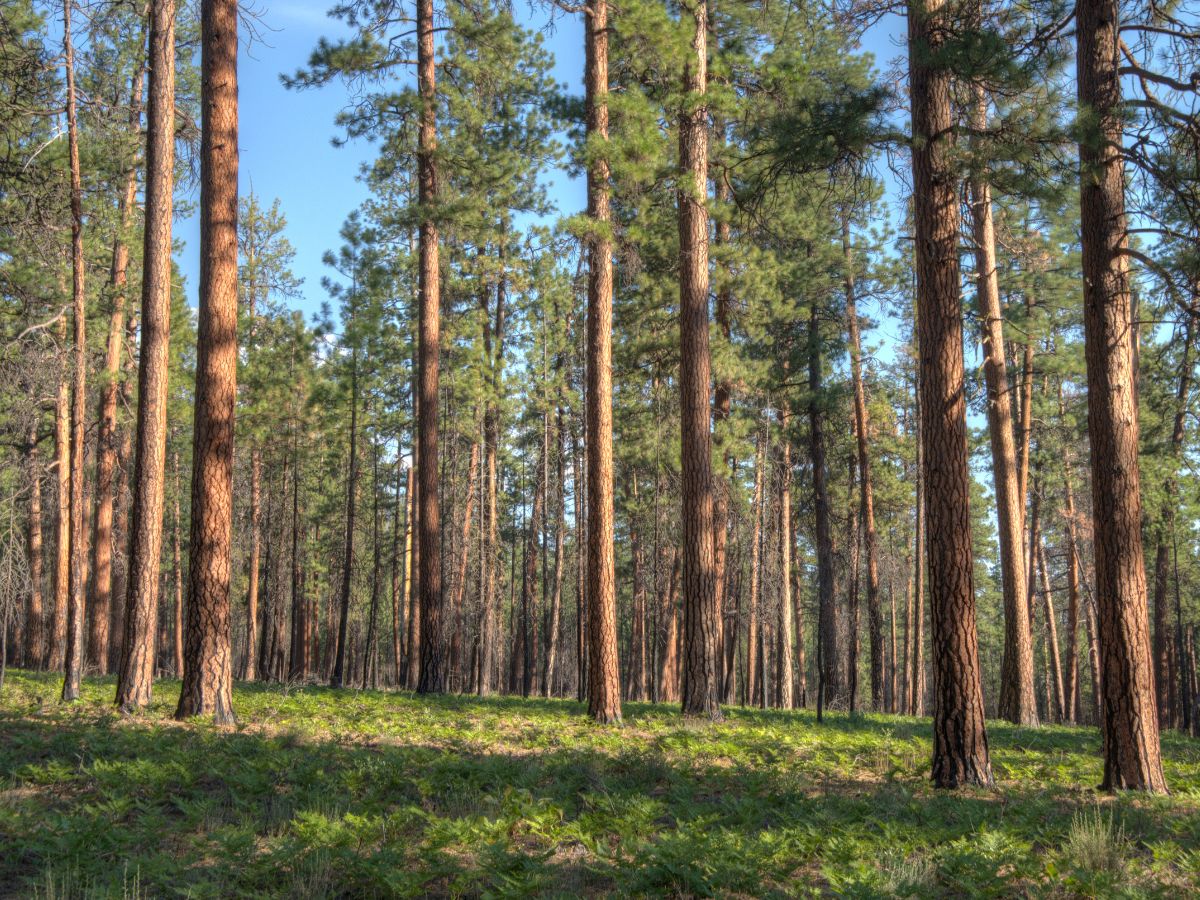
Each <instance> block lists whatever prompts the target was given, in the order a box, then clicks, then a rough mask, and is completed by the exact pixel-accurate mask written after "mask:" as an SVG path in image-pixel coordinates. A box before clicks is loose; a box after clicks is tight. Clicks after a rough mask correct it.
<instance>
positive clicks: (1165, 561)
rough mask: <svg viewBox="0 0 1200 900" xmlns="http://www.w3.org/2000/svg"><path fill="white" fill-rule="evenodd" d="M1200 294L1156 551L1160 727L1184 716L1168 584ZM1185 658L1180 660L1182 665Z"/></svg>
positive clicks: (1190, 327) (1178, 396)
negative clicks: (1175, 659) (1180, 714)
mask: <svg viewBox="0 0 1200 900" xmlns="http://www.w3.org/2000/svg"><path fill="white" fill-rule="evenodd" d="M1198 299H1200V298H1193V305H1192V308H1191V310H1190V311H1189V316H1188V318H1187V320H1186V321H1185V322H1184V337H1183V359H1182V360H1181V361H1180V364H1179V387H1178V388H1177V390H1176V392H1175V416H1174V421H1173V423H1172V428H1171V459H1172V463H1171V471H1170V472H1169V473H1168V475H1167V478H1166V482H1165V484H1164V485H1163V491H1164V493H1165V495H1166V498H1165V500H1164V501H1163V508H1162V511H1161V512H1160V513H1159V521H1158V529H1157V531H1158V547H1157V548H1156V551H1155V554H1154V679H1155V685H1156V687H1157V690H1156V695H1157V698H1158V727H1159V729H1160V730H1161V729H1163V728H1169V727H1171V726H1172V725H1173V724H1175V723H1177V722H1178V721H1179V720H1180V716H1179V710H1178V706H1179V704H1178V702H1177V701H1178V699H1179V698H1178V695H1177V693H1176V690H1175V686H1176V685H1177V684H1178V682H1177V681H1176V678H1175V672H1174V670H1175V668H1176V666H1175V665H1173V662H1174V654H1172V652H1171V649H1172V644H1173V643H1177V641H1173V640H1172V636H1171V633H1170V632H1171V626H1170V623H1169V622H1170V600H1169V599H1168V593H1167V589H1168V584H1169V582H1170V565H1169V563H1170V559H1169V553H1170V549H1171V548H1170V546H1169V544H1170V542H1172V541H1173V540H1174V537H1175V511H1176V509H1177V508H1178V506H1179V477H1178V471H1177V469H1178V466H1179V459H1180V457H1181V455H1182V452H1183V438H1184V427H1185V424H1186V421H1187V412H1188V406H1189V395H1190V393H1191V384H1192V368H1193V361H1192V342H1193V340H1194V337H1195V330H1196V328H1195V324H1196V323H1195V316H1196V314H1197V312H1200V310H1197V307H1196V304H1197V300H1198ZM1182 662H1183V661H1182V659H1180V660H1179V664H1180V665H1182Z"/></svg>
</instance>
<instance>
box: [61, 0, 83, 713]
mask: <svg viewBox="0 0 1200 900" xmlns="http://www.w3.org/2000/svg"><path fill="white" fill-rule="evenodd" d="M73 5H74V0H65V2H64V4H63V46H64V51H65V56H66V69H67V141H68V148H69V149H68V155H69V158H70V166H71V272H72V276H71V296H72V309H73V319H74V323H75V340H74V348H73V350H74V372H73V375H72V382H71V475H70V516H69V522H70V535H69V538H70V547H71V572H70V577H69V580H68V581H69V589H68V603H67V646H66V657H65V660H64V678H63V688H62V699H63V700H67V701H70V700H78V699H79V679H80V676H81V675H82V672H83V617H84V601H85V599H86V598H85V596H84V595H85V592H86V588H87V535H86V534H85V533H84V490H83V478H84V466H83V438H84V418H85V416H86V414H87V413H86V411H87V295H86V293H85V288H84V266H85V260H84V258H83V187H82V180H81V177H80V172H79V126H78V123H77V121H76V117H75V47H74V42H73V41H72V35H71V7H72V6H73Z"/></svg>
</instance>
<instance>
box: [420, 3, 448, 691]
mask: <svg viewBox="0 0 1200 900" xmlns="http://www.w3.org/2000/svg"><path fill="white" fill-rule="evenodd" d="M433 29H434V26H433V0H417V91H418V93H419V94H420V99H421V112H420V122H419V127H418V146H417V170H418V176H417V194H418V201H419V202H420V204H421V208H422V210H423V213H422V217H421V223H420V233H419V241H418V243H419V245H420V264H419V273H418V274H419V278H418V288H417V292H418V295H419V301H420V308H421V310H420V316H419V326H418V333H419V341H418V346H419V357H420V359H419V367H418V368H419V373H420V374H419V378H420V398H421V399H420V404H419V406H418V420H417V442H418V444H419V445H420V454H421V467H420V469H418V470H417V481H418V490H419V491H420V494H421V515H420V518H419V519H418V520H417V534H418V538H419V541H420V545H421V553H420V567H421V570H420V571H421V574H420V582H419V587H420V597H421V604H420V606H421V635H420V637H421V640H420V667H421V671H420V678H419V680H418V681H417V690H418V691H419V692H420V693H422V694H429V693H435V694H436V693H441V692H442V691H444V690H446V662H445V654H444V652H443V647H442V643H443V641H442V554H441V518H440V510H441V507H440V501H439V499H438V364H439V359H438V357H439V354H440V352H441V337H440V327H441V322H440V318H441V284H440V277H441V275H440V272H439V269H438V228H437V222H436V220H435V219H434V217H433V215H432V214H431V212H430V211H429V210H430V208H431V207H432V206H433V205H434V204H436V203H437V199H438V172H437V160H436V153H437V95H436V84H435V77H436V72H437V61H436V60H435V59H434V52H433Z"/></svg>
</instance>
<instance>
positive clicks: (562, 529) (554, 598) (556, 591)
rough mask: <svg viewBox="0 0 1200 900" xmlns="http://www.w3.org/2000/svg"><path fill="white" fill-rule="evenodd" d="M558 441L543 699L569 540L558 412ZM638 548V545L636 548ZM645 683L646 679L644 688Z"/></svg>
mask: <svg viewBox="0 0 1200 900" xmlns="http://www.w3.org/2000/svg"><path fill="white" fill-rule="evenodd" d="M557 435H558V436H557V441H558V478H557V482H558V490H557V491H556V496H557V498H558V511H557V517H556V524H555V531H554V585H553V594H552V595H551V600H550V622H549V624H548V625H547V627H546V665H545V667H544V668H543V669H542V696H543V697H549V696H550V695H551V694H552V693H553V692H554V691H553V688H552V680H553V678H554V676H555V673H556V672H557V671H558V665H559V649H558V648H559V644H560V639H559V631H560V630H561V627H562V579H563V542H564V541H565V540H566V537H567V481H566V471H565V469H566V459H565V452H564V451H565V447H564V445H563V413H562V409H561V408H559V410H558V413H557ZM636 547H637V545H636V542H635V548H636ZM639 556H640V552H639V550H637V549H635V551H634V559H635V565H640V562H638V558H639ZM644 683H645V679H644V678H643V684H644ZM643 690H644V688H643Z"/></svg>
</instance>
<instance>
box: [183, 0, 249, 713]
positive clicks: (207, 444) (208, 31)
mask: <svg viewBox="0 0 1200 900" xmlns="http://www.w3.org/2000/svg"><path fill="white" fill-rule="evenodd" d="M237 24H238V8H237V3H236V2H234V0H203V3H202V4H201V33H202V37H201V81H202V92H201V113H202V120H203V123H204V127H203V133H202V138H201V149H200V312H199V317H198V327H197V339H196V353H197V358H196V400H195V407H196V409H195V425H194V432H193V443H192V446H193V451H192V457H193V458H192V529H191V552H190V553H189V554H188V558H189V569H188V572H189V584H190V586H191V590H190V591H189V592H188V605H187V629H186V632H185V638H186V641H185V647H184V667H183V687H182V689H181V692H180V696H179V707H178V709H177V710H176V712H175V715H176V717H177V718H180V719H183V718H187V717H189V716H196V715H212V717H213V719H214V721H216V722H217V723H218V724H223V723H229V722H232V721H233V719H234V714H233V692H232V680H233V678H232V653H231V648H230V634H229V629H230V622H229V618H230V616H229V575H230V541H231V531H232V523H233V515H232V514H233V497H232V488H233V417H234V406H235V403H236V395H237V304H238V296H237V274H238V273H237V265H238V245H237V212H238V203H237V197H238V194H237V189H238V177H237V176H238V145H237V135H238V105H237V42H238V39H237Z"/></svg>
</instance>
